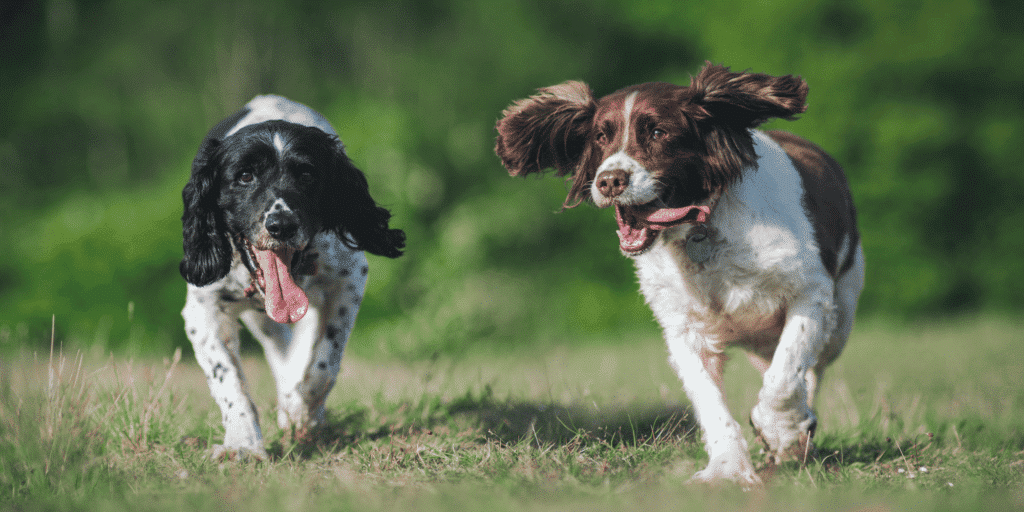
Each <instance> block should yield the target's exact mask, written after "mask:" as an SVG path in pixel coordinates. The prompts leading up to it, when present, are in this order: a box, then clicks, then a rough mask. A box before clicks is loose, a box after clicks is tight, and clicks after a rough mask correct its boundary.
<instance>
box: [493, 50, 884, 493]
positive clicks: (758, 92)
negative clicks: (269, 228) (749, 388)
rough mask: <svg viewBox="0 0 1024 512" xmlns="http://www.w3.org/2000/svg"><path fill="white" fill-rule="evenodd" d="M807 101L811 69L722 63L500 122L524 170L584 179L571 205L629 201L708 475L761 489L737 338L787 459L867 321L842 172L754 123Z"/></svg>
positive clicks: (511, 157)
mask: <svg viewBox="0 0 1024 512" xmlns="http://www.w3.org/2000/svg"><path fill="white" fill-rule="evenodd" d="M806 95H807V85H806V83H805V82H804V81H803V80H802V79H800V78H798V77H793V76H783V77H774V76H769V75H764V74H754V73H734V72H731V71H730V70H729V69H728V68H726V67H723V66H717V65H712V64H710V63H708V64H707V65H706V66H705V67H704V68H703V69H702V70H701V71H700V73H699V74H698V75H697V76H696V77H695V78H694V79H693V80H692V83H691V84H690V85H689V86H688V87H682V86H678V85H672V84H666V83H645V84H640V85H635V86H631V87H627V88H625V89H622V90H620V91H617V92H615V93H612V94H610V95H608V96H605V97H603V98H600V99H595V98H594V96H593V94H592V93H591V91H590V89H589V87H588V86H586V85H585V84H583V83H580V82H566V83H563V84H560V85H556V86H553V87H548V88H544V89H541V90H540V91H539V94H537V95H535V96H532V97H530V98H528V99H524V100H520V101H518V102H516V103H514V104H513V105H512V106H510V107H509V108H508V109H506V110H505V112H504V113H503V118H502V119H501V120H500V121H499V122H498V124H497V130H498V139H497V146H496V152H497V154H498V156H500V157H501V159H502V163H503V164H504V165H505V167H506V168H507V169H508V170H509V172H510V173H511V174H512V175H525V174H529V173H534V172H541V171H543V170H545V169H546V168H549V167H553V168H554V169H555V172H556V174H557V175H564V176H569V179H570V180H571V188H570V192H569V195H568V197H567V198H566V202H565V206H567V207H571V206H575V205H576V204H578V203H579V202H582V201H587V200H590V201H592V202H593V203H594V204H596V205H597V206H598V207H602V208H603V207H614V208H615V209H616V219H617V222H618V227H619V229H618V235H619V239H620V244H619V245H620V249H621V250H622V252H623V253H624V254H625V255H626V256H628V257H630V258H632V259H633V261H634V264H635V265H636V272H637V276H638V277H639V281H640V289H641V291H642V292H643V294H644V296H645V297H646V299H647V303H648V304H649V305H650V307H651V309H652V310H653V312H654V316H655V317H656V318H657V320H658V322H659V323H660V324H661V327H662V329H663V331H664V335H665V339H666V342H667V343H668V349H669V362H670V363H671V365H672V366H673V368H675V370H676V372H677V373H678V375H679V377H680V379H682V381H683V388H684V390H685V391H686V394H687V396H688V397H689V398H690V401H691V402H692V404H693V408H694V411H695V412H696V415H697V418H698V420H699V422H700V425H701V427H702V429H703V433H704V441H705V447H706V449H707V452H708V455H709V457H710V462H709V463H708V466H707V467H706V468H705V469H703V470H701V471H699V472H697V474H696V475H694V477H693V480H694V481H702V482H714V481H721V480H732V481H736V482H738V483H740V484H741V485H742V486H744V487H752V486H758V485H760V484H761V480H760V478H759V476H758V475H757V473H756V472H755V470H754V466H753V464H752V462H751V458H750V453H749V450H748V446H747V442H746V440H745V439H744V436H743V434H742V432H741V429H740V425H739V423H737V422H736V420H735V419H733V417H732V415H731V414H730V413H729V410H728V408H727V406H726V402H725V397H724V395H723V392H722V372H723V367H724V363H725V359H726V358H725V355H724V351H725V349H726V348H727V347H730V346H739V347H741V348H743V349H745V350H746V351H747V353H748V355H749V358H750V360H751V361H752V362H753V364H754V366H755V367H757V369H758V370H760V371H761V373H762V375H763V387H762V388H761V390H760V392H759V394H758V398H757V403H756V405H755V406H754V409H753V411H752V412H751V416H750V421H751V424H752V425H753V427H754V430H755V432H756V434H757V436H758V438H759V439H760V440H761V442H762V443H763V444H764V445H765V447H766V448H767V455H768V461H769V462H770V463H775V462H778V461H781V460H784V459H787V458H794V457H795V458H800V457H803V455H804V453H805V452H806V450H808V449H810V447H811V446H810V438H811V436H812V435H813V434H814V431H815V428H816V427H817V418H816V416H815V414H814V411H813V409H812V405H813V400H814V396H815V392H816V390H817V387H818V382H819V380H820V378H821V374H822V371H823V370H824V369H825V367H826V366H828V365H829V364H830V363H831V362H832V361H834V360H835V358H836V357H837V356H838V355H839V354H840V352H841V351H842V349H843V346H844V345H845V343H846V340H847V337H848V336H849V334H850V330H851V328H852V326H853V318H854V311H855V309H856V306H857V299H858V297H859V295H860V292H861V289H862V288H863V284H864V256H863V253H862V250H861V244H860V237H859V234H858V231H857V226H856V212H855V209H854V206H853V202H852V198H851V195H850V191H849V187H848V185H847V181H846V178H845V176H844V174H843V171H842V169H841V168H840V166H839V164H837V163H836V162H835V160H833V159H832V158H831V157H830V156H829V155H828V154H826V153H825V152H824V151H822V150H821V149H820V148H818V147H817V146H815V145H813V144H811V143H810V142H808V141H806V140H804V139H802V138H800V137H797V136H795V135H791V134H788V133H784V132H767V133H765V132H762V131H759V130H756V129H755V128H756V127H757V126H758V125H760V124H761V123H763V122H764V121H766V120H768V119H770V118H783V119H793V118H794V116H795V115H796V114H799V113H802V112H803V111H804V110H805V108H806V107H805V98H806ZM595 236H603V235H599V234H595ZM688 246H689V247H688Z"/></svg>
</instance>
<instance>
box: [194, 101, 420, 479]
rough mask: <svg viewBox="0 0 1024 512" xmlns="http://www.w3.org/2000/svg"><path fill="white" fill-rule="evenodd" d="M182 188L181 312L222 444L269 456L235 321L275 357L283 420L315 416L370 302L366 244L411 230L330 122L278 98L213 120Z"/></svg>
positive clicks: (307, 420)
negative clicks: (372, 187)
mask: <svg viewBox="0 0 1024 512" xmlns="http://www.w3.org/2000/svg"><path fill="white" fill-rule="evenodd" d="M182 198H183V200H184V203H185V212H184V215H183V216H182V219H181V220H182V227H183V233H184V244H183V246H184V252H185V256H184V258H183V259H182V261H181V266H180V270H181V275H182V276H183V277H184V278H185V280H186V281H188V293H187V298H186V301H185V309H184V310H182V312H181V314H182V316H183V317H184V318H185V331H186V333H187V335H188V338H189V340H190V341H191V342H192V346H193V348H194V349H195V354H196V359H197V360H198V362H199V366H200V367H202V369H203V372H205V373H206V379H207V382H208V383H209V385H210V392H211V394H212V395H213V398H214V400H215V401H216V402H217V405H218V406H219V407H220V410H221V414H222V418H223V422H224V429H225V435H224V444H223V445H216V446H214V448H213V455H214V456H215V457H221V456H224V455H237V456H239V457H248V456H252V457H256V458H259V459H265V458H266V456H267V453H266V451H265V450H264V448H263V437H262V434H261V432H260V425H259V418H258V417H257V413H256V407H255V406H254V404H253V402H252V400H251V399H250V397H249V393H248V390H247V388H246V382H245V377H244V376H243V375H242V368H241V366H240V365H239V339H238V319H239V318H241V320H242V322H244V323H245V325H246V327H248V328H249V330H250V331H251V332H252V334H253V336H254V337H255V338H256V339H257V340H258V341H259V342H260V344H261V345H262V346H263V350H264V352H265V354H266V357H267V361H268V362H269V364H270V368H271V371H272V373H273V375H274V379H275V381H276V383H277V395H278V396H277V408H278V414H277V423H278V425H279V426H280V427H281V428H283V429H284V428H288V427H290V426H294V427H296V428H298V429H303V428H308V427H311V426H314V425H316V424H317V423H318V422H321V421H322V420H323V417H324V400H325V399H326V397H327V394H328V393H329V392H330V391H331V388H332V387H333V386H334V382H335V379H336V378H337V374H338V369H339V367H340V364H341V355H342V351H343V350H344V349H345V344H346V342H347V341H348V336H349V333H350V332H351V330H352V326H353V323H354V322H355V319H356V312H357V311H358V310H359V305H360V301H361V300H362V294H363V290H364V287H365V284H366V276H367V273H368V267H367V263H366V257H365V256H364V255H363V251H367V252H370V253H373V254H378V255H382V256H387V257H391V258H395V257H398V256H400V255H401V254H402V251H401V250H402V248H403V247H404V246H405V233H403V232H402V231H401V230H398V229H390V228H389V227H388V220H389V219H390V217H391V214H390V213H389V212H388V211H387V210H385V209H384V208H381V207H379V206H377V204H376V203H375V202H374V200H373V198H372V197H370V192H369V190H368V188H367V183H366V178H365V177H364V176H363V173H362V172H361V171H360V170H359V169H357V168H356V167H355V166H354V165H353V164H352V162H351V161H350V160H349V158H348V156H347V155H346V154H345V148H344V146H343V145H342V143H341V141H340V140H338V136H337V134H336V133H335V131H334V129H333V128H332V127H331V125H330V124H329V123H328V122H327V120H326V119H324V118H323V116H321V115H320V114H318V113H317V112H315V111H313V110H311V109H310V108H308V107H306V106H305V105H301V104H299V103H296V102H294V101H291V100H288V99H285V98H282V97H280V96H258V97H256V98H255V99H253V100H252V101H250V102H249V103H248V104H247V105H246V106H245V107H244V108H243V109H242V110H240V111H239V112H237V113H235V114H234V115H233V116H231V117H229V118H227V119H225V120H223V121H221V122H220V123H218V124H217V125H216V126H214V127H213V129H212V130H211V131H210V132H209V133H208V134H207V136H206V138H205V139H204V140H203V142H202V144H201V146H200V148H199V152H198V154H197V155H196V158H195V160H194V161H193V163H192V177H191V179H190V180H189V182H188V184H187V185H185V189H184V190H183V191H182Z"/></svg>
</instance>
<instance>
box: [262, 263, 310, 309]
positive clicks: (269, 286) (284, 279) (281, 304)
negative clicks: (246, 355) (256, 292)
mask: <svg viewBox="0 0 1024 512" xmlns="http://www.w3.org/2000/svg"><path fill="white" fill-rule="evenodd" d="M253 252H255V253H256V260H257V262H258V263H259V266H260V270H262V271H263V281H264V283H265V285H264V286H265V289H264V290H263V295H264V298H265V299H266V304H265V306H266V308H267V316H269V317H270V318H271V319H272V320H273V321H275V322H277V323H280V324H290V323H292V322H297V321H299V319H300V318H302V317H303V316H305V315H306V311H307V310H308V309H309V298H307V297H306V293H305V292H303V291H302V288H299V286H298V285H297V284H295V281H293V280H292V276H291V274H289V273H288V265H289V264H290V263H291V259H292V254H293V253H294V251H292V250H289V249H284V250H281V251H280V252H275V251H261V250H257V249H255V248H254V249H253Z"/></svg>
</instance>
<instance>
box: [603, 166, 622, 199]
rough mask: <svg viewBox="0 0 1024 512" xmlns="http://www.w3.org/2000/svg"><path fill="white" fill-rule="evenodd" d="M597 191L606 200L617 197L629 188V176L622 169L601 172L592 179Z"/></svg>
mask: <svg viewBox="0 0 1024 512" xmlns="http://www.w3.org/2000/svg"><path fill="white" fill-rule="evenodd" d="M594 181H595V182H596V184H597V191H598V192H600V193H601V195H603V196H605V197H607V198H609V199H610V198H613V197H618V196H619V195H621V194H622V192H623V191H625V190H626V187H628V186H629V174H626V171H623V170H622V169H612V170H609V171H601V174H598V175H597V178H595V179H594Z"/></svg>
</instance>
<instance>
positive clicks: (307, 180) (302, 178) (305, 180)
mask: <svg viewBox="0 0 1024 512" xmlns="http://www.w3.org/2000/svg"><path fill="white" fill-rule="evenodd" d="M314 181H316V176H313V173H311V172H309V171H306V172H304V173H302V174H300V175H299V183H301V184H303V185H312V184H313V182H314Z"/></svg>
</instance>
